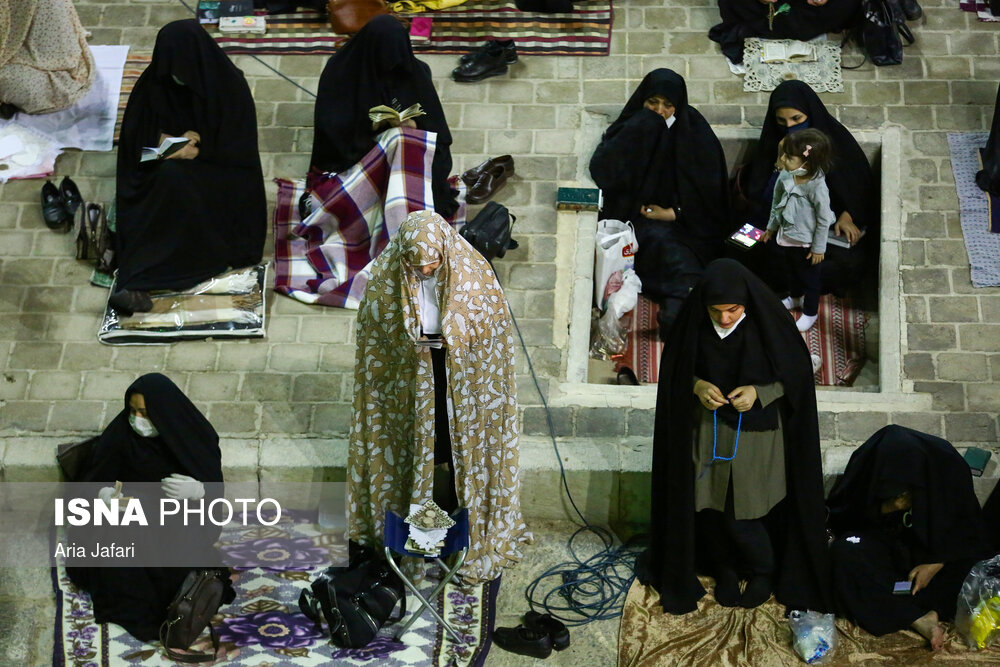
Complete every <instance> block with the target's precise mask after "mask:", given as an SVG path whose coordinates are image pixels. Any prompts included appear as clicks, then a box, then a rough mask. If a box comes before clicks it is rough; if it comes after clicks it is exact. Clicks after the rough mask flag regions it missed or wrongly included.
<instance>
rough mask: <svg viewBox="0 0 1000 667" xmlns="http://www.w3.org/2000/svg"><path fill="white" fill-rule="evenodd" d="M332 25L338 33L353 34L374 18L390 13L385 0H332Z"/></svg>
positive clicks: (330, 7) (330, 12)
mask: <svg viewBox="0 0 1000 667" xmlns="http://www.w3.org/2000/svg"><path fill="white" fill-rule="evenodd" d="M327 9H328V11H329V16H330V27H331V28H333V31H334V32H335V33H337V34H338V35H353V34H355V33H357V32H358V31H360V30H361V29H362V28H364V27H365V24H366V23H368V21H370V20H371V19H372V18H374V17H376V16H378V15H380V14H388V13H389V6H388V5H386V3H385V0H330V4H329V5H327Z"/></svg>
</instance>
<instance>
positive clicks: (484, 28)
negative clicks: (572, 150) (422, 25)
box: [206, 0, 612, 56]
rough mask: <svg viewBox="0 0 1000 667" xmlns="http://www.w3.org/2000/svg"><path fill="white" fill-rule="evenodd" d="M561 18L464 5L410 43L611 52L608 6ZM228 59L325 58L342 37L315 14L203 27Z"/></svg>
mask: <svg viewBox="0 0 1000 667" xmlns="http://www.w3.org/2000/svg"><path fill="white" fill-rule="evenodd" d="M574 6H575V9H574V11H573V12H572V13H566V14H537V13H532V12H521V11H519V10H518V9H517V8H516V7H515V6H514V2H513V0H500V1H498V0H469V2H466V3H463V4H462V5H459V6H456V7H453V8H451V9H444V10H439V11H434V12H423V13H421V14H420V15H419V16H422V17H427V18H430V19H432V20H433V26H432V28H431V36H430V39H429V40H427V41H418V42H414V44H413V50H414V51H417V52H418V53H468V52H470V51H472V50H473V49H475V48H476V47H478V46H479V45H480V44H482V43H483V42H485V41H487V40H490V39H514V40H515V41H516V42H517V51H518V53H519V54H522V55H525V54H527V55H548V56H606V55H608V53H609V52H610V48H611V23H612V8H611V0H576V2H575V3H574ZM206 28H208V30H209V32H210V34H211V35H212V37H213V38H214V39H215V40H216V41H217V42H218V43H219V45H220V46H221V47H222V48H223V50H225V51H226V52H227V53H232V54H249V53H252V54H257V55H262V54H310V53H311V54H330V53H333V52H334V51H336V49H337V46H338V44H339V42H340V41H342V39H343V38H342V37H340V36H338V35H334V34H333V33H332V32H331V31H330V26H329V24H328V22H327V19H326V15H325V14H322V13H318V12H305V11H304V12H301V13H295V14H275V15H272V16H268V17H267V32H266V33H265V34H263V35H250V34H240V35H224V34H222V33H220V32H219V31H218V29H217V27H216V26H206Z"/></svg>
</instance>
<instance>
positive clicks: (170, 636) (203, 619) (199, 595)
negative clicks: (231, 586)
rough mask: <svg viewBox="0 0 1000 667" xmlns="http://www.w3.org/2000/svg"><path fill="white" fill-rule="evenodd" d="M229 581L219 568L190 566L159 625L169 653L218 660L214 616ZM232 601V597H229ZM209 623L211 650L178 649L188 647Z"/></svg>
mask: <svg viewBox="0 0 1000 667" xmlns="http://www.w3.org/2000/svg"><path fill="white" fill-rule="evenodd" d="M225 594H226V584H225V582H223V581H222V579H221V578H220V573H219V571H218V570H191V571H190V572H188V574H187V576H186V577H185V578H184V583H182V584H181V588H180V590H179V591H177V595H176V596H174V599H173V600H172V601H171V603H170V605H169V606H167V620H165V621H164V622H163V624H162V625H161V626H160V643H161V644H162V645H163V650H164V651H165V652H166V654H167V657H168V658H170V659H171V660H175V661H177V662H186V663H198V662H210V661H212V660H215V655H216V654H217V653H218V652H219V637H218V636H217V635H216V634H215V628H213V627H212V624H211V620H212V617H213V616H215V615H216V614H217V613H218V611H219V607H221V606H222V602H223V597H225ZM229 601H230V602H232V598H230V600H229ZM206 625H207V626H208V632H209V635H210V636H211V638H212V649H213V650H212V653H176V652H175V651H173V649H182V650H187V649H188V648H189V647H190V646H191V644H194V643H195V641H196V640H197V639H198V637H200V636H201V633H202V630H204V629H205V626H206Z"/></svg>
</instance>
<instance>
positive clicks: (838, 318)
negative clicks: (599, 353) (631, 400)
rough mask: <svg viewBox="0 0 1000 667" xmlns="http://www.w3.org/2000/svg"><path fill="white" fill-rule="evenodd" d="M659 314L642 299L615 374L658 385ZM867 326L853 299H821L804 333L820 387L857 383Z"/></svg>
mask: <svg viewBox="0 0 1000 667" xmlns="http://www.w3.org/2000/svg"><path fill="white" fill-rule="evenodd" d="M657 311H659V307H658V306H657V305H656V304H655V303H653V302H652V301H649V300H648V299H646V298H644V297H643V296H641V295H640V296H639V302H638V304H636V307H635V310H633V311H632V327H631V329H630V331H629V335H628V339H627V340H628V345H627V347H626V348H625V352H624V353H623V354H622V356H621V357H620V358H616V360H615V370H616V371H617V370H618V369H620V368H621V367H622V366H628V367H629V368H631V369H632V371H633V372H634V373H635V375H636V377H637V378H638V379H639V382H641V383H643V384H645V383H655V382H656V381H657V379H658V376H659V372H660V356H661V354H662V352H663V343H661V342H660V338H659V330H658V327H657V324H656V313H657ZM793 315H794V316H795V318H796V319H798V318H799V316H800V315H801V313H800V312H799V311H794V312H793ZM867 323H868V316H867V315H866V314H865V311H863V310H861V309H860V308H855V307H854V306H853V305H852V304H851V300H850V299H847V298H840V297H835V296H833V295H830V294H827V295H826V296H824V297H822V298H821V299H820V303H819V319H818V320H816V324H814V325H813V327H812V328H811V329H810V330H809V331H807V332H805V333H803V334H802V337H803V338H804V339H805V341H806V344H807V345H808V346H809V351H810V352H811V353H812V354H815V355H818V356H819V358H820V359H821V360H822V365H821V366H820V368H819V370H818V371H816V384H817V385H819V386H827V387H830V386H837V387H849V386H851V385H852V384H853V383H854V380H855V379H856V378H857V377H858V374H859V373H860V372H861V369H862V367H863V366H864V364H865V325H866V324H867Z"/></svg>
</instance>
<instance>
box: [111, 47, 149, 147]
mask: <svg viewBox="0 0 1000 667" xmlns="http://www.w3.org/2000/svg"><path fill="white" fill-rule="evenodd" d="M152 59H153V54H152V53H151V52H146V53H136V52H135V51H132V50H129V52H128V58H126V59H125V71H124V73H123V74H122V91H121V94H120V95H119V96H118V119H117V120H116V121H115V145H116V146H117V145H118V135H120V134H121V131H122V116H124V115H125V105H126V104H128V96H129V95H131V94H132V89H133V88H135V82H136V81H138V80H139V76H140V75H141V74H142V73H143V72H145V71H146V68H147V67H149V61H150V60H152Z"/></svg>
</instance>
